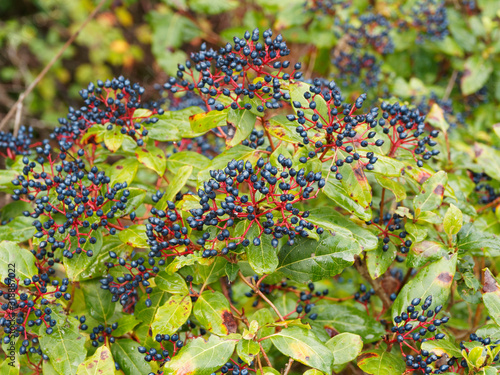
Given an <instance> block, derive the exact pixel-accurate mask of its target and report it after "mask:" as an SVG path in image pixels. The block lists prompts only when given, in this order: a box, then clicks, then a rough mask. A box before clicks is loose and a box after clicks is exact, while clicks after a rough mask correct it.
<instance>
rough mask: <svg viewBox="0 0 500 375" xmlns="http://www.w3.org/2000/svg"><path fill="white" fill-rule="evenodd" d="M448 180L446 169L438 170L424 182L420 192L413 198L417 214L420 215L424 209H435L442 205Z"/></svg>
mask: <svg viewBox="0 0 500 375" xmlns="http://www.w3.org/2000/svg"><path fill="white" fill-rule="evenodd" d="M447 182H448V176H447V175H446V172H444V171H439V172H437V173H436V174H434V175H433V176H432V177H430V178H429V179H428V180H427V181H425V182H424V184H423V185H422V188H421V189H420V193H418V194H417V195H416V197H415V199H414V200H413V208H414V209H415V215H416V216H419V215H420V213H421V212H423V211H432V210H435V209H436V208H438V207H439V206H440V205H441V202H442V201H443V196H444V189H445V187H446V184H447Z"/></svg>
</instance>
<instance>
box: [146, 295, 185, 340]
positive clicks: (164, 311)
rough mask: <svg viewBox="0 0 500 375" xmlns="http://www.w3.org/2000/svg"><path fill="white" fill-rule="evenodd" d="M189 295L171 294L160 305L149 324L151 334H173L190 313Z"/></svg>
mask: <svg viewBox="0 0 500 375" xmlns="http://www.w3.org/2000/svg"><path fill="white" fill-rule="evenodd" d="M191 307H192V304H191V297H189V296H181V295H173V296H172V297H170V299H169V300H168V301H167V303H165V304H164V305H163V306H160V307H159V308H158V310H157V311H156V314H155V319H154V321H153V324H152V325H151V329H152V330H153V336H156V335H157V334H158V333H161V334H168V335H173V334H174V333H175V332H176V331H177V330H178V329H179V328H180V327H181V326H182V325H183V324H184V323H186V320H188V318H189V315H190V314H191Z"/></svg>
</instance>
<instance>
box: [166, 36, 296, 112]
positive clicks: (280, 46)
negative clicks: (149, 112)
mask: <svg viewBox="0 0 500 375" xmlns="http://www.w3.org/2000/svg"><path fill="white" fill-rule="evenodd" d="M262 37H263V40H262V41H260V32H259V29H255V30H254V31H253V32H252V33H250V32H248V31H247V32H246V33H245V35H244V37H243V38H242V39H240V38H237V37H234V39H233V44H230V43H228V44H227V45H226V46H225V47H221V48H220V49H219V50H217V51H215V50H213V49H210V50H207V48H206V45H205V44H203V45H202V47H201V50H200V51H199V52H197V53H192V54H191V59H190V60H187V61H186V63H185V64H184V65H179V66H178V71H177V77H171V78H170V79H169V80H168V81H167V82H166V83H165V84H164V85H163V88H164V89H165V90H169V91H171V92H173V93H176V92H190V91H191V92H194V93H195V94H197V95H199V97H200V98H201V99H202V100H203V101H204V103H205V105H206V107H207V108H210V109H216V110H223V109H225V108H228V107H231V108H232V109H243V108H244V109H248V110H249V109H252V108H253V107H255V109H256V110H257V111H259V112H264V110H265V109H266V108H268V109H276V108H280V101H281V100H289V99H290V97H289V93H288V92H286V91H285V90H284V89H283V88H282V86H283V82H286V81H290V80H291V79H299V78H301V76H302V73H301V72H299V71H298V70H299V69H300V68H301V64H300V63H297V64H295V65H294V66H293V69H292V70H291V71H290V72H288V71H289V68H291V67H292V66H291V64H290V62H289V61H286V60H285V61H281V58H282V57H284V56H287V55H288V54H289V53H290V50H289V49H288V47H287V45H286V43H285V41H284V40H283V37H282V36H281V34H279V35H277V36H276V37H275V38H274V39H273V34H272V31H271V30H266V31H264V32H263V33H262ZM252 103H253V104H252Z"/></svg>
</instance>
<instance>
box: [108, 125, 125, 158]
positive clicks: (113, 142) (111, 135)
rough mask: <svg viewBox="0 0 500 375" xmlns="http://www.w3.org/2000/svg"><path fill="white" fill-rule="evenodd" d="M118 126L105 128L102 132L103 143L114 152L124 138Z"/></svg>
mask: <svg viewBox="0 0 500 375" xmlns="http://www.w3.org/2000/svg"><path fill="white" fill-rule="evenodd" d="M120 130H121V128H120V127H119V126H113V129H112V130H106V132H105V133H104V144H105V145H106V147H107V149H108V150H109V151H111V152H116V151H117V150H118V149H119V148H120V146H121V145H122V143H123V140H124V139H125V134H122V132H121V131H120Z"/></svg>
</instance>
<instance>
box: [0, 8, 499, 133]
mask: <svg viewBox="0 0 500 375" xmlns="http://www.w3.org/2000/svg"><path fill="white" fill-rule="evenodd" d="M97 4H98V1H97V0H71V1H67V0H2V1H0V118H2V117H3V116H4V115H5V114H6V113H7V111H8V110H9V108H10V107H11V106H12V105H13V104H14V102H15V100H16V99H17V98H18V96H19V95H20V94H21V93H22V92H23V91H24V89H25V88H26V87H27V85H29V83H30V82H32V81H33V79H34V78H35V77H36V76H37V74H38V73H39V72H40V71H41V70H42V69H43V67H44V66H45V65H46V64H47V63H48V62H49V61H50V59H51V58H52V57H53V56H54V55H55V54H56V53H57V52H58V51H59V49H60V48H61V47H62V45H63V44H64V43H65V42H66V41H67V40H68V38H69V37H70V36H71V34H72V33H74V32H75V31H76V29H78V27H79V26H80V25H81V24H82V22H84V20H85V19H86V18H87V16H88V15H89V13H90V12H91V11H92V10H93V9H94V8H95V7H96V5H97ZM440 12H441V13H440ZM499 16H500V1H498V0H477V1H474V0H466V1H464V0H449V1H446V2H441V1H437V0H436V1H434V0H425V1H422V0H411V1H400V0H351V1H348V0H346V1H341V0H330V1H321V0H319V1H318V0H316V1H314V0H308V1H305V0H253V1H251V0H244V1H243V0H242V1H236V0H163V1H154V0H123V1H121V0H109V1H107V2H106V3H105V5H104V7H103V8H102V10H101V11H100V12H99V13H98V14H97V16H96V17H95V18H94V19H92V20H91V22H90V23H89V24H88V25H87V26H86V27H85V28H84V29H83V31H82V32H81V34H80V35H79V36H78V37H77V39H76V41H75V42H74V43H72V45H71V46H70V48H69V49H68V50H66V51H65V53H64V54H63V55H62V57H61V58H60V59H59V60H58V61H57V63H56V64H55V65H54V66H53V67H52V68H51V70H50V71H49V73H48V74H47V75H46V76H45V77H44V78H43V80H42V81H41V82H40V83H39V84H38V85H37V87H36V89H35V90H34V92H33V93H31V94H30V95H29V97H28V98H27V99H26V100H25V101H24V107H23V117H22V123H23V124H26V125H30V126H33V127H34V128H35V129H36V132H38V133H41V132H45V131H44V130H43V129H51V128H53V127H54V126H55V125H56V123H57V118H58V117H60V116H61V115H62V114H64V113H65V112H66V109H65V108H67V106H68V105H70V106H71V105H72V106H79V101H78V99H77V96H78V91H79V90H80V89H81V88H82V87H85V86H86V85H87V84H88V82H90V81H95V80H96V79H103V80H105V79H108V78H112V77H113V76H118V75H124V76H126V77H128V78H130V79H131V80H132V81H133V82H139V83H141V85H143V86H144V87H146V89H147V93H148V94H147V99H157V98H158V96H159V93H158V91H157V89H158V88H159V87H160V86H161V84H162V83H164V82H165V81H166V79H167V77H168V76H169V75H174V74H175V73H176V70H177V69H176V68H177V64H178V63H180V62H183V61H185V60H186V57H187V55H188V54H189V53H190V52H192V51H196V50H198V49H199V47H200V45H201V43H203V42H206V43H207V44H208V45H209V46H210V47H213V48H220V47H221V46H224V45H225V43H226V42H228V41H231V40H232V38H233V36H239V37H241V36H242V35H243V33H244V31H245V30H252V29H254V28H256V27H258V28H260V29H261V30H262V29H267V28H272V29H273V31H274V32H275V33H277V32H279V33H282V34H283V35H284V37H285V39H286V40H287V43H288V45H289V46H290V50H291V51H292V56H291V58H290V60H291V61H301V62H302V63H303V66H304V71H305V78H306V79H311V78H317V77H321V78H325V79H332V78H333V79H335V80H336V82H337V84H339V86H340V87H342V88H343V94H344V95H345V96H353V97H354V96H356V95H358V94H359V93H361V92H367V93H368V96H369V99H371V100H372V101H377V100H379V99H380V98H387V97H390V96H396V97H398V98H400V99H402V100H406V101H408V102H410V103H412V104H414V105H419V106H420V108H421V109H422V110H424V111H428V110H429V109H430V107H431V104H432V103H434V102H437V103H438V104H439V105H440V106H441V107H442V108H443V109H444V110H445V112H446V114H447V119H448V121H450V122H451V123H452V124H454V125H457V124H458V125H467V129H468V132H470V131H473V132H474V133H475V137H474V138H475V139H478V138H479V139H489V137H490V132H489V131H488V129H490V127H491V125H492V124H494V123H496V122H498V121H499V120H500V119H499V117H500V113H499V111H497V110H496V108H497V107H498V103H499V101H500V70H498V69H495V68H496V66H497V64H498V62H499V60H500V27H499V22H500V18H499ZM47 131H49V130H47ZM469 134H470V133H469Z"/></svg>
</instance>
